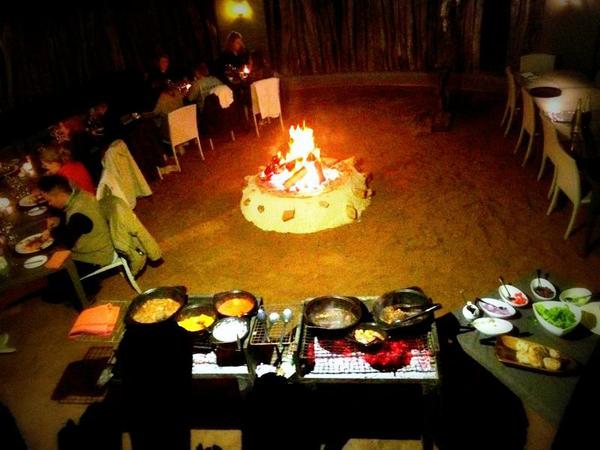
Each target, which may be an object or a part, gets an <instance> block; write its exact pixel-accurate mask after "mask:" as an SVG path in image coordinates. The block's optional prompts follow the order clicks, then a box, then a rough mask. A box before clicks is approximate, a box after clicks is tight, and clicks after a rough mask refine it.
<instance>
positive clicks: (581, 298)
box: [558, 287, 592, 306]
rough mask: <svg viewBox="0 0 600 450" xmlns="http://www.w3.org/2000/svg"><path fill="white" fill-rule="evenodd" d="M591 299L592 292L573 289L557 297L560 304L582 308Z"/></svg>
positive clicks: (577, 288) (584, 289) (583, 289)
mask: <svg viewBox="0 0 600 450" xmlns="http://www.w3.org/2000/svg"><path fill="white" fill-rule="evenodd" d="M591 298H592V291H590V290H589V289H586V288H580V287H575V288H571V289H567V290H564V291H562V292H561V293H560V295H559V296H558V299H559V300H560V301H561V302H564V303H569V304H571V305H575V306H583V305H585V304H586V303H587V302H589V301H590V299H591Z"/></svg>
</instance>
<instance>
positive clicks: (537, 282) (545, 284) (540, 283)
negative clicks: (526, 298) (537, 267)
mask: <svg viewBox="0 0 600 450" xmlns="http://www.w3.org/2000/svg"><path fill="white" fill-rule="evenodd" d="M529 289H530V290H531V293H532V294H533V296H534V297H535V298H536V299H537V300H541V301H544V300H552V299H554V297H556V288H555V287H554V285H553V284H552V283H550V282H549V281H548V280H546V279H545V278H534V279H533V280H531V283H529ZM540 289H541V290H540ZM546 290H548V292H544V291H546ZM538 291H539V292H538ZM545 293H548V296H545V295H543V294H545Z"/></svg>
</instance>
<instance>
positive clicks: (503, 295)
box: [498, 284, 529, 308]
mask: <svg viewBox="0 0 600 450" xmlns="http://www.w3.org/2000/svg"><path fill="white" fill-rule="evenodd" d="M505 286H506V289H505V288H504V287H505ZM507 290H508V293H507V292H506V291H507ZM518 293H521V294H523V298H525V300H526V301H525V303H523V304H517V303H515V302H513V301H511V300H508V297H514V296H515V295H517V294H518ZM498 294H500V298H501V299H502V300H504V301H505V302H506V303H508V304H510V305H511V306H514V307H515V308H522V307H524V306H527V304H528V303H529V298H528V297H527V295H526V294H525V292H523V291H522V290H521V289H519V288H517V287H514V286H513V285H511V284H505V285H503V286H500V287H499V288H498Z"/></svg>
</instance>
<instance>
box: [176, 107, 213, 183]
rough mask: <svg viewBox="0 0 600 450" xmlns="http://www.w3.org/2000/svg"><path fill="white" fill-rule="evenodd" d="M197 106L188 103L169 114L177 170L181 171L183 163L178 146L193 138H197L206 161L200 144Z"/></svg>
mask: <svg viewBox="0 0 600 450" xmlns="http://www.w3.org/2000/svg"><path fill="white" fill-rule="evenodd" d="M196 111H197V107H196V105H195V104H194V105H188V106H184V107H183V108H179V109H176V110H175V111H173V112H170V113H169V115H168V120H169V139H170V141H171V149H172V150H173V156H174V157H175V164H176V165H177V170H178V171H179V172H181V165H180V164H179V159H178V158H177V146H179V145H182V144H185V143H186V142H189V141H191V140H195V141H196V144H197V145H198V150H199V151H200V157H201V158H202V160H203V161H204V153H203V152H202V145H201V144H200V135H199V134H198V122H197V112H196Z"/></svg>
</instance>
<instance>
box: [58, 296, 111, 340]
mask: <svg viewBox="0 0 600 450" xmlns="http://www.w3.org/2000/svg"><path fill="white" fill-rule="evenodd" d="M120 309H121V308H120V307H119V306H115V305H111V304H110V303H107V304H106V305H100V306H95V307H93V308H88V309H84V310H83V311H82V312H81V314H79V317H77V320H75V324H74V325H73V328H71V331H69V337H70V338H73V337H76V336H78V335H80V334H92V335H96V336H108V335H110V334H111V333H112V332H113V330H114V329H115V325H116V323H117V319H118V317H119V311H120Z"/></svg>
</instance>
